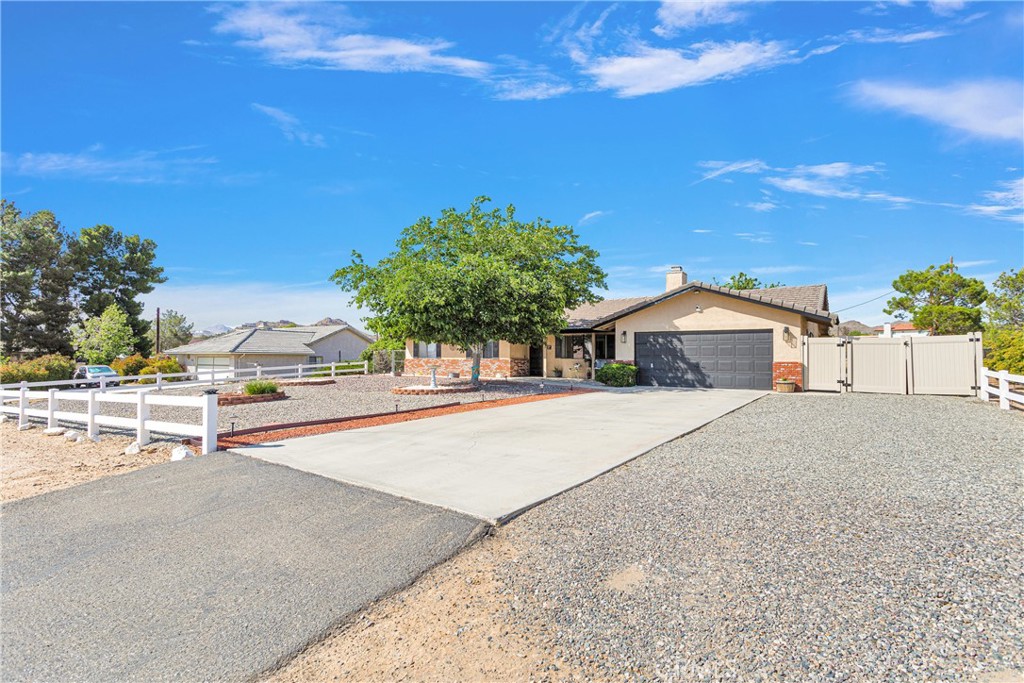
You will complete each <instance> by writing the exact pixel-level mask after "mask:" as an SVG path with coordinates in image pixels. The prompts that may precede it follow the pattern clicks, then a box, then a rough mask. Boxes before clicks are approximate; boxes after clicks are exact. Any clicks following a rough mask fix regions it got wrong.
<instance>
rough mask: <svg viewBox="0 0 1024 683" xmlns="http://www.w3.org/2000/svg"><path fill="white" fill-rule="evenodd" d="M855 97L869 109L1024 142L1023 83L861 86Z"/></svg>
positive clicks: (870, 83)
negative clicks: (885, 110) (906, 115)
mask: <svg viewBox="0 0 1024 683" xmlns="http://www.w3.org/2000/svg"><path fill="white" fill-rule="evenodd" d="M853 93H854V95H855V96H856V97H857V98H858V99H859V101H860V102H861V103H863V104H864V105H867V106H873V107H881V108H885V109H892V110H895V111H898V112H901V113H904V114H909V115H911V116H918V117H921V118H924V119H928V120H930V121H933V122H935V123H938V124H941V125H943V126H947V127H949V128H953V129H955V130H958V131H962V132H964V133H967V134H968V135H971V136H974V137H978V138H985V139H993V140H1013V141H1017V142H1019V141H1021V140H1024V126H1022V125H1021V121H1022V120H1024V94H1022V93H1024V85H1022V84H1021V83H1020V82H1019V81H1011V80H980V81H963V82H960V83H953V84H950V85H946V86H940V87H927V86H919V85H913V84H909V83H899V82H886V81H860V82H859V83H857V84H856V85H855V86H854V88H853Z"/></svg>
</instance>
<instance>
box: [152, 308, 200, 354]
mask: <svg viewBox="0 0 1024 683" xmlns="http://www.w3.org/2000/svg"><path fill="white" fill-rule="evenodd" d="M193 327H194V325H193V324H192V323H190V322H189V321H188V319H187V318H185V316H184V315H182V314H181V313H178V312H177V311H175V310H172V309H167V310H166V311H162V312H161V313H160V343H159V344H157V343H156V328H155V327H151V328H150V330H149V342H150V344H152V345H153V347H154V348H159V349H160V350H161V351H166V350H167V349H173V348H174V347H176V346H181V345H182V344H187V343H189V342H190V341H192V328H193Z"/></svg>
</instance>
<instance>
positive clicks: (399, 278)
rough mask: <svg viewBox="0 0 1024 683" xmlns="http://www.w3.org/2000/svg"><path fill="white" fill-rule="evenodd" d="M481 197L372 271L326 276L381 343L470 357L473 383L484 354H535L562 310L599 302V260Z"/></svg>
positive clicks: (411, 236)
mask: <svg viewBox="0 0 1024 683" xmlns="http://www.w3.org/2000/svg"><path fill="white" fill-rule="evenodd" d="M489 201H490V199H489V198H488V197H478V198H477V199H476V200H474V201H473V203H472V204H471V205H470V207H469V209H468V210H466V211H463V212H459V211H456V210H455V209H454V208H449V209H445V210H444V211H442V212H441V217H440V218H438V219H437V220H434V219H433V218H430V217H426V216H425V217H423V218H421V219H420V220H419V221H417V222H416V223H415V224H414V225H411V226H409V227H408V228H406V229H405V230H403V231H402V233H401V236H400V237H399V239H398V242H397V244H396V250H395V251H393V252H392V253H391V254H390V255H389V256H387V257H386V258H384V259H382V260H381V261H380V262H379V263H377V265H369V264H367V263H366V262H365V261H364V260H363V257H362V256H361V255H360V254H359V253H357V252H353V254H352V263H351V264H350V265H348V266H346V267H344V268H341V269H339V270H338V271H337V272H335V273H334V275H333V276H331V279H332V280H333V281H334V282H336V283H337V284H338V285H339V286H341V288H342V289H343V290H345V291H349V292H354V293H355V296H354V297H353V302H354V303H355V304H356V305H357V306H360V307H365V308H368V309H369V310H370V311H372V316H371V317H370V318H369V319H368V320H367V327H369V328H370V329H371V330H372V331H374V332H376V333H377V334H378V335H380V336H381V337H387V338H392V339H393V338H398V339H405V338H409V337H411V338H414V339H417V340H419V341H425V342H434V343H442V344H450V345H453V346H458V347H460V348H462V349H465V350H467V351H469V352H471V353H472V358H473V370H472V380H473V382H478V381H479V378H480V357H481V353H482V351H483V345H484V344H485V343H486V342H488V341H490V340H498V339H503V340H506V341H509V342H511V343H514V344H541V343H543V342H544V341H545V340H546V338H547V335H549V334H554V333H557V332H558V331H559V330H561V329H563V328H564V326H565V322H566V320H565V310H566V309H567V308H575V307H577V306H579V305H580V304H582V303H585V302H595V301H598V300H599V298H600V297H598V296H596V295H595V294H594V293H593V290H594V289H595V288H604V286H605V274H604V271H603V270H601V268H600V267H598V266H597V264H596V259H597V256H598V254H597V252H596V251H595V250H593V249H591V248H590V247H588V246H586V245H583V244H581V243H580V241H579V237H578V236H577V235H576V232H575V231H574V230H573V229H572V228H571V227H569V226H564V225H552V224H551V223H550V222H549V221H547V220H544V219H537V220H535V221H533V222H529V223H524V222H522V221H519V220H518V219H516V217H515V207H513V206H511V205H510V206H508V207H507V208H506V209H504V210H502V209H498V208H495V209H491V210H486V209H485V208H484V204H486V203H487V202H489Z"/></svg>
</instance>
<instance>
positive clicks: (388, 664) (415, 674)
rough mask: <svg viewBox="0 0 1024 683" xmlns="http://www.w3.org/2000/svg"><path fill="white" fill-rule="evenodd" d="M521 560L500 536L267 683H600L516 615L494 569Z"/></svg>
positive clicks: (365, 615)
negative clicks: (388, 682)
mask: <svg viewBox="0 0 1024 683" xmlns="http://www.w3.org/2000/svg"><path fill="white" fill-rule="evenodd" d="M515 561H516V552H515V549H514V547H513V546H512V544H511V542H510V541H508V540H506V539H505V538H504V537H503V536H502V534H501V530H498V532H497V535H495V536H494V537H491V538H486V539H484V540H483V541H481V542H480V543H478V544H477V545H475V546H473V547H472V548H470V549H469V550H467V551H465V552H464V553H462V554H461V555H459V556H458V557H456V558H454V559H453V560H451V561H449V562H447V563H445V564H443V565H441V566H439V567H436V568H434V569H433V570H431V571H429V572H427V573H426V574H424V575H423V576H422V577H420V579H419V580H418V581H417V582H416V583H415V584H413V585H412V586H410V587H409V588H408V589H406V590H405V591H402V592H401V593H398V594H396V595H393V596H391V597H389V598H386V599H384V600H381V601H379V602H377V603H374V604H373V605H371V606H370V607H369V608H367V609H366V610H364V611H363V612H362V614H360V616H359V617H357V618H356V620H355V621H354V622H352V623H350V624H348V625H347V626H345V627H344V628H342V629H341V630H340V631H338V632H337V633H335V634H333V635H331V636H329V637H328V638H327V639H325V640H324V641H322V642H320V643H318V644H316V645H314V646H312V647H310V648H309V649H308V650H306V651H305V652H303V653H302V654H300V655H299V656H298V657H296V658H295V659H293V660H292V661H291V662H289V663H288V664H287V665H285V666H284V667H283V668H282V669H280V670H278V671H276V672H274V673H273V674H271V675H269V676H267V677H266V678H264V679H263V681H264V683H302V682H306V681H310V682H311V681H366V682H377V681H444V682H447V681H517V682H518V681H594V680H600V679H601V676H600V673H599V672H595V671H588V670H583V669H580V668H578V667H574V666H573V665H571V664H569V663H568V662H566V661H565V660H563V659H562V658H561V657H559V656H558V655H557V648H556V647H555V646H554V645H553V644H552V643H551V641H550V639H549V637H548V626H547V625H545V624H542V623H537V622H527V621H524V620H523V619H522V618H521V617H520V616H519V614H520V612H519V611H518V605H517V600H516V599H515V598H514V597H513V596H512V594H511V593H510V592H509V590H508V588H507V586H505V585H504V583H503V582H502V581H501V580H500V579H499V578H498V575H497V573H496V571H495V568H496V566H497V565H499V564H502V563H507V562H515Z"/></svg>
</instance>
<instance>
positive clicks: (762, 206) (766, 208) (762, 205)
mask: <svg viewBox="0 0 1024 683" xmlns="http://www.w3.org/2000/svg"><path fill="white" fill-rule="evenodd" d="M746 206H747V208H748V209H753V210H754V211H757V212H758V213H768V212H770V211H774V210H775V209H777V208H779V205H778V204H776V203H775V202H770V201H763V202H749V203H747V205H746Z"/></svg>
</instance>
